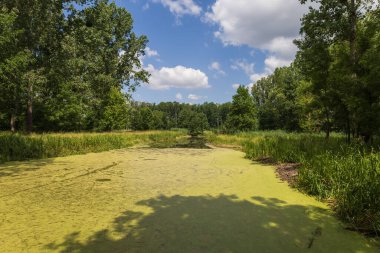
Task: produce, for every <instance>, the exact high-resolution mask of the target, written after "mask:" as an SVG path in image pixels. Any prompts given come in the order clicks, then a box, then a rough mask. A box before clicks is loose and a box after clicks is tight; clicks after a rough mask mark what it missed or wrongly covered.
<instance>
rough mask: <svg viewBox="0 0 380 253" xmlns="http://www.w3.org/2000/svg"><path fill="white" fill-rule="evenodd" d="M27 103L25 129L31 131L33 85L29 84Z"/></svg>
mask: <svg viewBox="0 0 380 253" xmlns="http://www.w3.org/2000/svg"><path fill="white" fill-rule="evenodd" d="M28 91H29V94H28V103H27V109H26V131H27V132H28V133H31V132H32V131H33V95H32V94H33V85H32V84H29V87H28Z"/></svg>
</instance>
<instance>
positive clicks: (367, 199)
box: [208, 131, 380, 234]
mask: <svg viewBox="0 0 380 253" xmlns="http://www.w3.org/2000/svg"><path fill="white" fill-rule="evenodd" d="M208 139H209V141H210V142H212V143H214V144H216V145H220V144H228V145H240V146H242V148H243V150H244V152H245V153H246V156H247V158H249V159H253V160H260V159H263V158H270V159H271V160H273V161H275V162H280V163H300V164H301V166H300V167H299V176H298V179H297V182H296V186H297V187H298V188H299V189H300V190H302V191H305V192H307V193H309V194H312V195H315V196H317V197H318V198H320V199H326V200H327V199H328V200H330V201H331V203H333V206H334V208H335V209H336V211H337V214H339V216H340V217H341V218H342V219H344V220H345V221H348V222H349V223H350V224H351V225H352V226H353V228H356V229H358V230H361V231H366V232H369V231H372V232H375V233H377V234H380V153H379V152H378V150H379V149H378V148H377V149H374V148H371V147H368V146H366V145H364V144H361V143H354V144H347V143H345V140H344V137H343V136H341V135H339V134H335V135H333V136H332V137H331V138H330V139H328V140H326V139H325V138H324V136H322V135H318V134H287V133H284V132H281V131H276V132H253V133H240V134H236V135H215V134H211V133H209V134H208Z"/></svg>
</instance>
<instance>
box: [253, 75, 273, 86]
mask: <svg viewBox="0 0 380 253" xmlns="http://www.w3.org/2000/svg"><path fill="white" fill-rule="evenodd" d="M268 74H269V73H257V74H253V75H251V76H250V79H251V82H252V83H253V84H255V83H256V82H257V81H259V80H260V79H262V78H264V77H267V76H268Z"/></svg>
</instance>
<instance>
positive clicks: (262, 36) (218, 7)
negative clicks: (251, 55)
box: [205, 0, 308, 75]
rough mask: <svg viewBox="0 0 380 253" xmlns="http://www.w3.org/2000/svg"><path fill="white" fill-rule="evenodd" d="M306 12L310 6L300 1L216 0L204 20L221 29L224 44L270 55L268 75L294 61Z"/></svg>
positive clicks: (267, 66) (220, 36)
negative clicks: (245, 46)
mask: <svg viewBox="0 0 380 253" xmlns="http://www.w3.org/2000/svg"><path fill="white" fill-rule="evenodd" d="M307 11H308V6H307V5H301V4H300V3H299V0H271V1H268V0H235V1H231V0H216V2H215V3H214V4H213V5H212V7H211V9H210V10H209V12H207V13H206V15H205V19H206V20H207V21H208V22H211V23H214V24H216V25H217V26H218V31H216V32H215V36H216V37H217V38H219V39H220V40H221V41H222V42H223V43H224V44H225V45H233V46H241V45H247V46H250V47H251V48H258V49H261V50H263V51H266V52H268V54H269V56H268V58H267V59H266V63H268V64H266V70H265V71H266V72H268V71H273V67H274V66H284V65H288V64H289V63H290V62H291V61H292V60H293V59H294V56H295V52H296V51H297V48H296V46H295V45H293V40H294V39H295V38H297V37H298V34H299V28H300V18H301V17H302V16H303V14H304V13H306V12H307ZM246 73H247V71H246ZM252 74H253V73H251V74H250V75H252Z"/></svg>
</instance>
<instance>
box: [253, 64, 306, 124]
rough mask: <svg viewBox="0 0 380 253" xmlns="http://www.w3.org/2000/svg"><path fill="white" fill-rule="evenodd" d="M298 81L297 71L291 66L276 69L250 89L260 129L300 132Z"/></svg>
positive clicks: (299, 78)
mask: <svg viewBox="0 0 380 253" xmlns="http://www.w3.org/2000/svg"><path fill="white" fill-rule="evenodd" d="M300 81H301V76H300V74H299V70H298V69H297V68H296V67H295V66H294V65H292V66H290V67H282V68H277V69H276V70H275V71H274V73H273V74H271V75H269V76H268V77H266V78H263V79H261V80H259V81H258V82H257V83H256V84H255V85H254V86H253V87H252V96H253V98H254V101H255V103H256V107H257V109H258V118H259V125H260V129H263V130H274V129H285V130H287V131H299V130H300V125H299V121H300V115H299V113H300V108H299V107H298V105H297V103H296V90H297V88H298V86H299V84H300Z"/></svg>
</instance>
